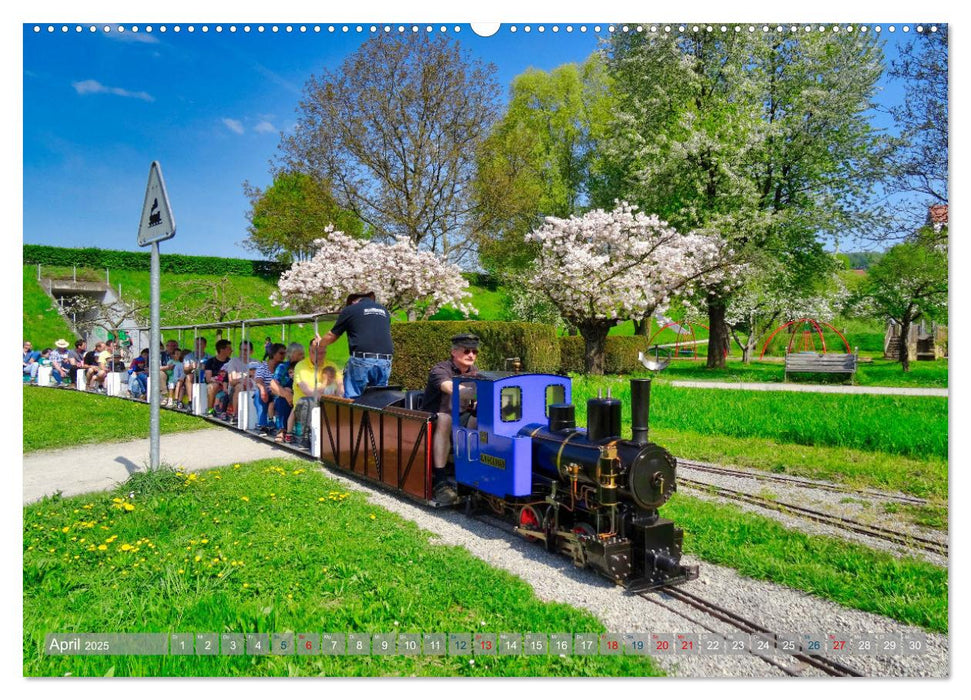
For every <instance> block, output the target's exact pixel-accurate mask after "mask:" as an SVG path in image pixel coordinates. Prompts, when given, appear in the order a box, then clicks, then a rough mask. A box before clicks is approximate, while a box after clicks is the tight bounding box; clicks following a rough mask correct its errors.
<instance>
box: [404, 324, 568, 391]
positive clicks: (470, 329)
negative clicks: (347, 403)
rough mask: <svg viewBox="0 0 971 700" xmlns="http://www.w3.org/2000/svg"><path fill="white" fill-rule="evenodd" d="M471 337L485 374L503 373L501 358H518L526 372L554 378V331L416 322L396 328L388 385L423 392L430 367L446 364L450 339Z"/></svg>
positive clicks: (557, 360) (556, 353)
mask: <svg viewBox="0 0 971 700" xmlns="http://www.w3.org/2000/svg"><path fill="white" fill-rule="evenodd" d="M459 333H474V334H476V335H477V336H479V338H480V339H481V341H482V342H481V344H480V345H479V357H478V359H477V360H476V365H478V367H479V369H483V370H503V369H504V368H505V358H507V357H518V358H519V359H520V360H522V363H523V369H525V370H527V371H530V372H556V371H557V369H558V368H559V366H560V348H559V345H558V343H557V339H556V330H555V329H554V328H553V327H552V326H544V325H542V324H539V323H511V322H502V321H415V322H413V323H394V324H392V325H391V337H392V339H393V340H394V361H393V362H392V366H391V383H392V384H401V385H403V386H405V387H406V388H408V389H422V388H424V386H425V382H427V381H428V371H429V370H430V369H431V367H432V365H434V364H436V363H438V362H441V361H442V360H445V359H447V358H448V356H449V350H450V349H451V347H452V343H451V338H452V336H454V335H457V334H459Z"/></svg>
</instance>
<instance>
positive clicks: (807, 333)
mask: <svg viewBox="0 0 971 700" xmlns="http://www.w3.org/2000/svg"><path fill="white" fill-rule="evenodd" d="M797 323H807V324H809V325H811V326H812V327H813V328H814V329H815V331H816V335H817V336H818V337H819V342H820V344H821V345H822V346H823V352H827V350H826V339H825V338H824V337H823V329H822V328H820V327H819V324H820V321H817V320H816V319H814V318H800V319H798V320H796V321H789V323H783V324H782V325H781V326H779V327H778V328H776V329H775V330H774V331H772V335H770V336H769V339H768V340H766V341H765V345H763V346H762V354H761V355H759V359H760V360H761V359H762V357H763V356H764V355H765V351H766V350H768V349H769V343H771V342H772V339H773V338H775V336H776V334H778V332H779V331H781V330H782V329H784V328H788V327H789V326H793V325H795V324H797ZM821 323H822V324H823V325H824V326H826V327H827V328H829V329H830V330H831V331H833V333H835V334H836V335H838V336H839V337H840V340H842V341H843V346H844V347H845V348H846V354H847V355H849V354H850V344H849V343H848V342H846V338H845V337H844V336H843V334H842V333H840V332H839V331H838V330H836V329H835V328H834V327H833V326H832V325H830V324H828V323H826V321H822V322H821ZM811 334H812V331H810V330H806V331H805V332H804V333H803V338H804V339H803V343H806V342H807V341H806V338H807V337H808V336H811ZM795 339H796V333H795V331H793V332H792V337H791V338H789V344H788V345H787V346H786V352H787V353H788V352H791V351H792V343H793V341H794V340H795Z"/></svg>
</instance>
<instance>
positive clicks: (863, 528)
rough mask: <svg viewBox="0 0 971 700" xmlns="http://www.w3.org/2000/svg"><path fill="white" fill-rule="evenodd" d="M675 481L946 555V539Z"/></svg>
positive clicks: (749, 495)
mask: <svg viewBox="0 0 971 700" xmlns="http://www.w3.org/2000/svg"><path fill="white" fill-rule="evenodd" d="M678 484H679V485H684V486H687V487H689V488H693V489H695V490H697V491H702V492H707V493H713V494H715V495H717V496H721V497H722V498H729V499H732V500H735V501H741V502H743V503H749V504H751V505H756V506H759V507H761V508H767V509H769V510H776V511H779V512H781V513H790V514H792V515H797V516H799V517H802V518H806V519H807V520H812V521H814V522H818V523H822V524H824V525H831V526H833V527H837V528H841V529H843V530H849V531H850V532H855V533H858V534H861V535H866V536H867V537H872V538H874V539H879V540H883V541H885V542H891V543H893V544H899V545H902V546H904V547H909V548H911V549H921V550H924V551H926V552H930V553H931V554H937V555H940V556H942V557H947V552H948V547H947V543H946V542H937V541H935V540H932V539H928V538H926V537H920V536H919V535H908V534H904V533H901V532H897V531H895V530H890V529H887V528H884V527H880V526H878V525H868V524H866V523H862V522H860V521H859V520H853V519H852V518H844V517H842V516H839V515H830V514H829V513H823V512H821V511H818V510H813V509H812V508H805V507H803V506H797V505H795V504H793V503H784V502H782V501H776V500H773V499H771V498H764V497H762V496H757V495H755V494H751V493H745V492H744V491H736V490H734V489H729V488H725V487H723V486H715V485H713V484H706V483H704V482H703V481H694V480H693V479H686V478H684V477H683V476H679V477H678Z"/></svg>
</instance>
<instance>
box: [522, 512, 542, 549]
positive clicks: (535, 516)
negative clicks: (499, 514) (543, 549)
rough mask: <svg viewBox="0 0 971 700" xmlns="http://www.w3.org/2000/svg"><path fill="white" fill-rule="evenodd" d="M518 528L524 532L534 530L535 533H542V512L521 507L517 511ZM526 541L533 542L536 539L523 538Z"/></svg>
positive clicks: (527, 536)
mask: <svg viewBox="0 0 971 700" xmlns="http://www.w3.org/2000/svg"><path fill="white" fill-rule="evenodd" d="M518 520H519V527H520V528H522V529H524V530H535V531H537V532H542V531H543V516H542V510H541V509H536V508H533V506H523V507H522V508H520V509H519V518H518ZM525 537H526V539H527V540H529V541H531V542H535V541H536V540H537V539H539V538H537V537H530V536H529V535H526V536H525Z"/></svg>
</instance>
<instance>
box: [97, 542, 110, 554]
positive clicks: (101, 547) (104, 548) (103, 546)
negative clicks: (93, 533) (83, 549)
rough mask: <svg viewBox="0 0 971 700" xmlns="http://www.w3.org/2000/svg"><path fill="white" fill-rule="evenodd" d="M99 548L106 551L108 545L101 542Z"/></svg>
mask: <svg viewBox="0 0 971 700" xmlns="http://www.w3.org/2000/svg"><path fill="white" fill-rule="evenodd" d="M98 549H100V550H101V551H102V552H103V551H105V550H106V549H108V545H106V544H99V545H98Z"/></svg>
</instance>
